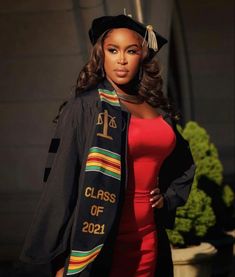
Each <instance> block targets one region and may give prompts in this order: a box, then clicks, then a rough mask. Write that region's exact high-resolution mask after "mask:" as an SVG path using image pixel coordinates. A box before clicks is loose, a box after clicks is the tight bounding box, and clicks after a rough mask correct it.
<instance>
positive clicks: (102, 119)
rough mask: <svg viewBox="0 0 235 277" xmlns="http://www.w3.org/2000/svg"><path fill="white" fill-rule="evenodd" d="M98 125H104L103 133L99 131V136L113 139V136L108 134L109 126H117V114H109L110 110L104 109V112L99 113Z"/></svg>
mask: <svg viewBox="0 0 235 277" xmlns="http://www.w3.org/2000/svg"><path fill="white" fill-rule="evenodd" d="M96 125H103V133H97V136H99V137H103V138H107V139H110V140H113V138H112V137H111V136H109V135H108V129H109V127H110V128H117V123H116V121H115V116H111V115H109V114H108V110H104V112H103V113H99V115H98V120H97V123H96Z"/></svg>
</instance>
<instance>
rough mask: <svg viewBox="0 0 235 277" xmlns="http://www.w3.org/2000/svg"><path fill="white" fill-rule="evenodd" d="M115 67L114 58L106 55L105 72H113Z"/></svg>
mask: <svg viewBox="0 0 235 277" xmlns="http://www.w3.org/2000/svg"><path fill="white" fill-rule="evenodd" d="M113 65H114V58H113V56H110V55H105V56H104V70H105V72H107V71H109V70H111V68H112V66H113Z"/></svg>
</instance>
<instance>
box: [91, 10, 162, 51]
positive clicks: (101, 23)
mask: <svg viewBox="0 0 235 277" xmlns="http://www.w3.org/2000/svg"><path fill="white" fill-rule="evenodd" d="M115 28H127V29H131V30H133V31H135V32H137V33H139V34H140V35H141V36H142V37H143V38H144V37H145V33H146V26H145V25H144V24H142V23H140V22H138V21H136V20H134V19H132V18H131V17H129V16H126V15H124V14H121V15H117V16H102V17H98V18H95V19H94V20H93V21H92V25H91V28H90V30H89V38H90V41H91V43H92V44H93V45H94V44H95V43H96V42H97V40H98V38H99V37H100V36H101V35H102V34H103V33H104V32H106V31H107V30H109V29H115ZM154 33H155V35H156V37H157V42H158V51H159V50H160V48H161V47H162V46H163V45H164V44H166V43H167V40H166V39H165V38H164V37H163V36H161V35H160V34H159V33H157V32H156V31H154ZM147 39H148V37H147Z"/></svg>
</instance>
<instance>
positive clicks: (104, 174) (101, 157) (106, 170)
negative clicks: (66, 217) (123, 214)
mask: <svg viewBox="0 0 235 277" xmlns="http://www.w3.org/2000/svg"><path fill="white" fill-rule="evenodd" d="M98 92H99V97H100V101H101V103H100V106H99V113H98V118H97V121H96V127H95V133H94V137H93V142H92V146H91V147H90V149H89V151H88V156H87V160H86V167H85V178H84V185H83V186H82V188H81V192H80V193H81V198H80V200H79V206H78V216H77V218H76V219H75V220H76V222H75V232H74V239H73V242H72V250H71V253H70V257H69V259H68V260H67V266H66V267H65V272H66V273H65V274H66V275H76V274H79V273H80V272H82V271H83V270H84V269H85V268H86V267H87V266H88V265H89V264H90V263H91V262H93V261H94V260H95V258H96V257H97V256H98V254H99V253H100V251H101V249H102V247H103V245H104V242H105V239H106V237H107V235H108V233H109V231H110V229H111V226H112V223H113V221H114V217H115V214H116V210H117V206H118V199H119V193H120V187H121V128H122V127H121V124H122V118H121V115H122V113H121V107H120V103H119V99H118V97H117V95H116V92H115V91H109V90H106V89H98Z"/></svg>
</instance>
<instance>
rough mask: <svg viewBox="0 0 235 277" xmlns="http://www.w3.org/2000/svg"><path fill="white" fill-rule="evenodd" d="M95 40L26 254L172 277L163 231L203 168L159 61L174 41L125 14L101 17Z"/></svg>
mask: <svg viewBox="0 0 235 277" xmlns="http://www.w3.org/2000/svg"><path fill="white" fill-rule="evenodd" d="M89 36H90V39H91V42H92V44H93V45H94V47H93V51H92V54H91V59H90V61H89V62H88V63H87V64H86V65H85V66H84V68H83V70H82V71H81V73H80V75H79V78H78V84H77V88H76V93H75V95H74V96H73V97H71V99H70V100H69V101H68V103H67V104H66V105H65V106H64V107H63V109H62V111H61V113H60V115H59V119H58V124H57V129H56V132H55V137H54V138H53V139H52V142H51V145H50V149H49V156H48V165H47V167H46V170H45V176H44V181H45V182H46V185H45V189H44V191H43V194H42V198H41V201H40V205H39V209H38V212H37V214H36V215H35V219H34V222H33V224H32V227H31V230H30V232H29V234H28V236H27V240H26V242H25V247H24V249H23V252H22V255H21V259H22V260H24V261H28V262H34V263H48V262H50V261H51V263H52V265H53V268H54V275H56V277H59V276H67V275H74V276H81V277H84V276H95V277H97V276H102V277H105V276H110V277H117V276H126V277H131V276H133V277H134V276H135V277H137V276H138V277H153V276H165V277H167V276H169V277H170V276H173V272H172V262H171V255H170V248H169V242H168V239H167V236H166V233H165V229H164V228H165V227H167V228H172V227H173V224H174V215H175V210H176V208H177V207H178V206H180V205H183V204H184V203H185V201H186V200H187V198H188V194H189V191H190V187H191V184H192V181H193V176H194V169H195V168H194V163H193V159H192V156H191V153H190V150H189V147H188V143H187V142H186V141H185V140H184V139H183V138H182V137H181V135H180V134H179V133H178V131H177V129H176V127H175V119H174V118H175V117H174V113H173V112H172V111H171V109H170V106H169V104H168V101H167V99H165V98H164V96H163V94H162V91H161V88H162V79H161V77H160V73H159V66H158V64H157V62H156V61H155V60H154V59H153V58H154V55H155V54H156V52H157V51H158V50H159V49H160V48H161V47H162V46H163V44H165V43H166V40H165V39H164V38H163V37H161V36H160V35H159V34H157V33H156V32H155V31H153V29H152V27H151V26H148V27H146V26H144V25H142V24H140V23H139V22H136V21H134V20H133V19H132V18H130V17H128V16H125V15H119V16H114V17H110V16H105V17H100V18H97V19H95V20H94V21H93V23H92V27H91V29H90V31H89ZM49 164H50V165H49Z"/></svg>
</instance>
